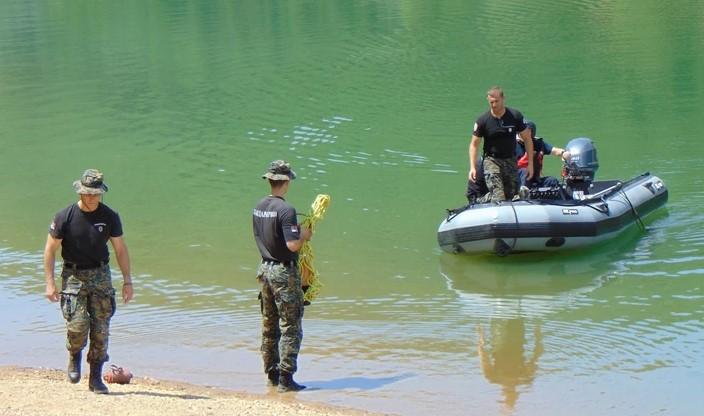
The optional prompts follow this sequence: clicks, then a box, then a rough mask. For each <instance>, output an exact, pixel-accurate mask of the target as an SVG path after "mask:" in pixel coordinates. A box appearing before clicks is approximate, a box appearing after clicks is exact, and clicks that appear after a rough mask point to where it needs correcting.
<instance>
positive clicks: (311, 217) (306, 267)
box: [298, 194, 330, 302]
mask: <svg viewBox="0 0 704 416" xmlns="http://www.w3.org/2000/svg"><path fill="white" fill-rule="evenodd" d="M328 205H330V195H325V194H318V196H317V197H316V198H315V201H313V204H312V205H311V210H310V214H308V216H307V217H306V219H305V220H303V224H302V226H303V227H306V228H310V229H311V231H312V230H313V227H315V225H316V224H317V223H318V221H320V220H321V219H322V218H323V215H325V211H327V209H328ZM298 270H299V271H300V273H301V280H302V282H303V286H308V290H306V293H305V295H304V296H303V299H305V300H307V301H308V302H310V301H312V300H313V299H315V298H316V296H318V293H320V288H321V287H322V286H323V285H322V284H321V283H320V279H318V271H317V270H315V267H314V266H313V248H312V247H311V245H310V241H305V242H304V243H303V246H301V249H300V250H299V251H298Z"/></svg>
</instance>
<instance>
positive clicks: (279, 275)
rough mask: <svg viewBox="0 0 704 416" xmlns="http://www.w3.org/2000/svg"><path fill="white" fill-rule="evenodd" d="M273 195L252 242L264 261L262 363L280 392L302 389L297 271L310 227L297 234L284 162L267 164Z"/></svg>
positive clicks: (260, 273)
mask: <svg viewBox="0 0 704 416" xmlns="http://www.w3.org/2000/svg"><path fill="white" fill-rule="evenodd" d="M262 178H264V179H268V180H269V185H270V186H271V195H269V196H267V197H264V198H263V199H261V200H260V201H259V203H257V206H256V207H255V208H254V211H253V215H252V228H253V231H254V240H255V241H256V243H257V247H258V248H259V253H260V254H261V257H262V261H261V264H260V265H259V268H258V270H257V280H258V281H259V285H260V292H259V298H260V302H261V311H262V346H261V351H262V358H263V360H264V372H266V373H267V377H268V379H269V384H270V385H272V386H276V385H278V391H279V392H281V393H284V392H289V391H299V390H303V389H304V388H305V387H306V386H303V385H300V384H298V383H296V382H295V381H294V380H293V374H294V373H295V372H296V370H297V360H298V352H299V350H300V347H301V340H302V339H303V327H302V321H303V289H302V287H301V276H300V274H299V272H298V250H300V249H301V247H302V246H303V243H304V242H305V241H308V240H310V238H311V236H312V232H311V230H310V229H309V228H304V229H300V228H299V226H298V221H297V219H296V210H295V208H293V207H292V206H291V205H290V204H289V203H288V202H286V201H285V200H284V196H286V193H287V192H288V187H289V184H290V183H291V181H292V180H293V179H295V178H296V174H295V173H294V172H293V171H292V170H291V166H290V165H289V164H288V163H287V162H285V161H283V160H275V161H273V162H271V165H270V166H269V169H267V171H266V172H265V173H264V175H262Z"/></svg>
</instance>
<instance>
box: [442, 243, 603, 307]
mask: <svg viewBox="0 0 704 416" xmlns="http://www.w3.org/2000/svg"><path fill="white" fill-rule="evenodd" d="M506 260H509V261H506ZM610 267H611V266H609V263H608V261H605V259H604V256H603V255H594V253H591V254H589V253H585V254H583V255H575V256H570V257H569V259H565V258H563V257H559V256H555V255H551V254H549V253H531V254H522V255H518V256H513V257H512V258H510V259H498V258H497V257H494V256H485V257H480V258H477V257H474V258H469V257H462V256H452V255H448V254H443V255H441V256H440V272H441V274H442V275H443V276H444V277H445V278H446V279H447V282H448V287H449V288H450V289H452V290H455V291H457V292H458V293H459V294H461V295H462V294H482V295H491V296H494V297H504V296H510V297H516V296H522V295H550V294H559V293H563V292H569V291H574V290H580V289H584V288H587V287H595V286H596V285H598V283H599V281H601V280H603V279H605V278H606V277H607V276H608V274H609V272H610Z"/></svg>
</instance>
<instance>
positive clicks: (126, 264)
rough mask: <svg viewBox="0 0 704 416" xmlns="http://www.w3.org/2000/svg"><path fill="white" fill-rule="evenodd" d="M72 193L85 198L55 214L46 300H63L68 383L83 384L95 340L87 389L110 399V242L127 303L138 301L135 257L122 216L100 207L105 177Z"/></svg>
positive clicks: (87, 177)
mask: <svg viewBox="0 0 704 416" xmlns="http://www.w3.org/2000/svg"><path fill="white" fill-rule="evenodd" d="M73 188H74V190H75V191H76V193H78V194H79V195H80V199H79V201H78V202H77V203H74V204H71V205H69V206H68V207H66V208H64V209H63V210H61V211H59V213H58V214H56V216H55V217H54V220H53V221H52V223H51V226H50V227H49V235H48V236H47V240H46V246H45V247H44V275H45V278H46V297H47V299H49V300H50V301H51V302H58V301H59V300H61V311H62V313H63V315H64V319H66V348H67V349H68V352H69V363H68V371H67V373H68V379H69V381H70V382H71V383H78V382H79V381H80V379H81V352H82V351H83V348H84V347H85V346H86V343H87V342H88V338H89V337H90V347H89V349H88V357H87V361H88V363H89V364H90V378H89V382H88V388H89V389H90V391H92V392H95V393H98V394H107V392H108V389H107V387H106V386H105V384H103V382H102V368H103V363H105V361H107V360H108V358H109V357H108V334H109V330H110V318H111V317H112V315H113V314H114V313H115V289H113V287H112V279H111V275H110V266H109V264H108V262H109V252H108V246H107V242H108V240H109V241H110V243H111V244H112V246H113V249H114V250H115V257H117V263H118V265H119V266H120V270H121V271H122V277H123V284H122V298H123V300H124V302H125V303H127V302H129V301H130V300H131V299H132V297H133V291H132V278H131V276H130V258H129V253H128V252H127V245H126V244H125V242H124V240H123V239H122V223H121V221H120V216H119V215H118V214H117V213H116V212H115V211H113V210H111V209H110V208H109V207H108V206H107V205H105V204H103V203H102V202H100V198H101V195H102V194H103V193H105V192H107V190H108V187H107V186H106V185H105V184H104V183H103V174H102V173H101V172H99V171H98V170H95V169H88V170H86V171H85V172H84V173H83V176H82V177H81V179H79V180H77V181H75V182H74V183H73ZM59 247H61V257H62V258H63V268H62V271H61V292H59V291H58V290H57V288H56V283H55V282H54V262H55V259H56V250H58V248H59Z"/></svg>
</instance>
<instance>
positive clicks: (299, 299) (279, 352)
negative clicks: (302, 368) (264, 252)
mask: <svg viewBox="0 0 704 416" xmlns="http://www.w3.org/2000/svg"><path fill="white" fill-rule="evenodd" d="M257 280H258V281H259V286H260V290H261V292H260V295H259V296H260V302H261V310H262V346H261V351H262V358H263V360H264V372H269V370H272V369H274V368H277V366H278V368H279V370H280V371H281V372H285V373H290V374H293V373H295V372H296V370H297V369H298V366H297V363H296V362H297V360H298V352H299V350H300V349H301V341H302V340H303V326H302V324H303V289H302V288H301V276H300V275H299V274H298V270H297V268H296V267H295V266H294V267H287V266H284V265H282V264H272V263H262V264H261V265H260V266H259V269H258V270H257Z"/></svg>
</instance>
